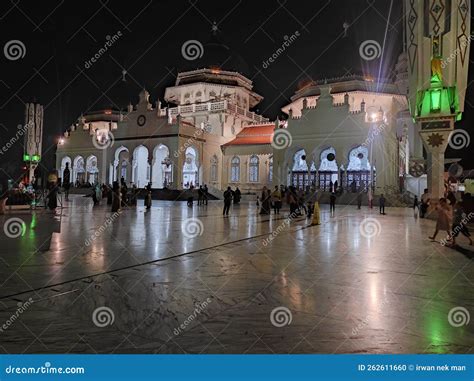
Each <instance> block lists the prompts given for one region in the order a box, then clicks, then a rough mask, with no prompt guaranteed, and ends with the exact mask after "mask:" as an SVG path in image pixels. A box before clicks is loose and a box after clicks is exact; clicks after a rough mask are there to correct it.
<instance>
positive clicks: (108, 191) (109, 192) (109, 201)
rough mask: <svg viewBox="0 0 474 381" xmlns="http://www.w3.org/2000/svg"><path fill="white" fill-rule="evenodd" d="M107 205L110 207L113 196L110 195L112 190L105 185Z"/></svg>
mask: <svg viewBox="0 0 474 381" xmlns="http://www.w3.org/2000/svg"><path fill="white" fill-rule="evenodd" d="M106 189H107V205H112V199H113V194H112V188H111V187H110V185H107V188H106Z"/></svg>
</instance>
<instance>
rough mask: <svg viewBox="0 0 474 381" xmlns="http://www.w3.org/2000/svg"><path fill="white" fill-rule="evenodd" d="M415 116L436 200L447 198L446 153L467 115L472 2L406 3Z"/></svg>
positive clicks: (414, 0) (430, 0)
mask: <svg viewBox="0 0 474 381" xmlns="http://www.w3.org/2000/svg"><path fill="white" fill-rule="evenodd" d="M404 5H405V10H404V11H405V12H404V14H405V28H406V33H405V37H406V51H407V54H408V74H409V103H410V113H411V115H412V116H413V118H414V119H415V121H416V123H417V127H418V129H419V131H420V132H419V133H420V136H421V138H422V140H423V145H424V147H425V149H426V151H427V153H428V160H427V175H428V188H429V191H430V193H431V195H432V199H433V200H436V199H438V198H439V197H441V196H442V195H443V193H444V152H445V150H446V146H447V144H448V140H449V136H450V133H451V132H452V130H453V129H454V122H455V121H456V120H460V119H461V116H462V112H463V110H464V97H465V93H466V87H467V70H468V65H469V42H470V33H471V24H470V18H471V14H470V6H471V4H470V1H469V0H405V2H404Z"/></svg>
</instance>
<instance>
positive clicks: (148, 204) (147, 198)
mask: <svg viewBox="0 0 474 381" xmlns="http://www.w3.org/2000/svg"><path fill="white" fill-rule="evenodd" d="M145 190H146V195H145V207H146V209H147V210H148V209H150V208H151V183H148V185H147V186H146V187H145Z"/></svg>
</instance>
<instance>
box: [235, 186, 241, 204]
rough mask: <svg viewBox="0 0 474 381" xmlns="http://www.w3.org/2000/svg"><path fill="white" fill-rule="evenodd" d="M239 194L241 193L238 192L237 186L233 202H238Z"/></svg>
mask: <svg viewBox="0 0 474 381" xmlns="http://www.w3.org/2000/svg"><path fill="white" fill-rule="evenodd" d="M241 195H242V193H241V192H240V189H239V187H237V188H236V189H235V192H234V204H238V203H239V202H240V198H241Z"/></svg>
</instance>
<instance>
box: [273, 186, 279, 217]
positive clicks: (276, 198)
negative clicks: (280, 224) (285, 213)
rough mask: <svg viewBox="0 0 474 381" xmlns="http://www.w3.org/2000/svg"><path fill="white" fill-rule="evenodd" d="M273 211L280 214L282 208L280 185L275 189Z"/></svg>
mask: <svg viewBox="0 0 474 381" xmlns="http://www.w3.org/2000/svg"><path fill="white" fill-rule="evenodd" d="M272 202H273V211H274V213H275V214H280V209H281V192H280V189H278V185H275V190H274V191H273V193H272Z"/></svg>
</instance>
